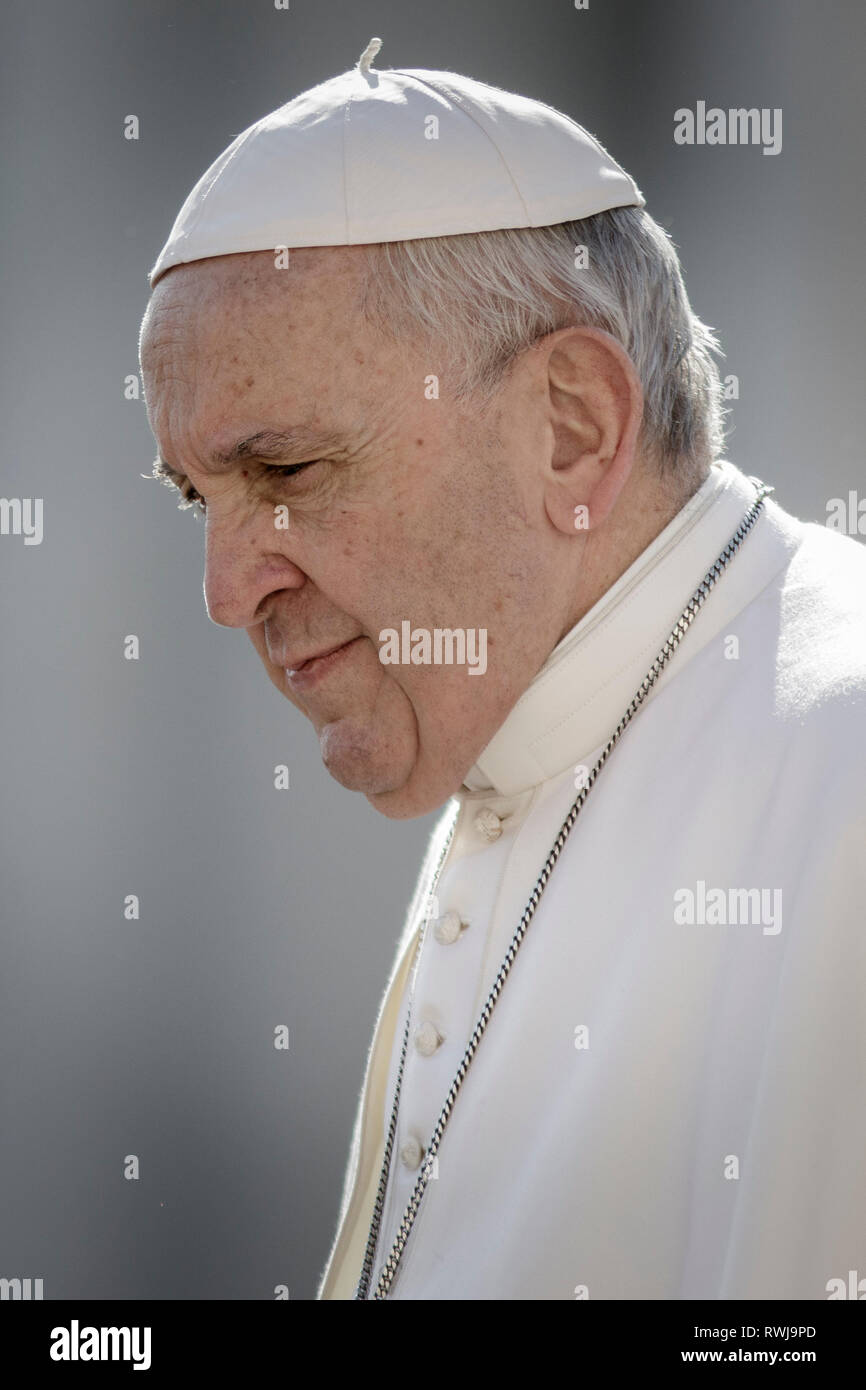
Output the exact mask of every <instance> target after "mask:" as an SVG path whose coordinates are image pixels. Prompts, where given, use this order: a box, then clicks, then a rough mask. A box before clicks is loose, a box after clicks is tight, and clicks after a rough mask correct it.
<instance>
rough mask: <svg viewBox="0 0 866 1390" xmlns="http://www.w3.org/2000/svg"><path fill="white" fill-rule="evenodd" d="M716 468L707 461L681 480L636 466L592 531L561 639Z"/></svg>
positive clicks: (644, 465) (645, 466)
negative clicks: (596, 528) (616, 499)
mask: <svg viewBox="0 0 866 1390" xmlns="http://www.w3.org/2000/svg"><path fill="white" fill-rule="evenodd" d="M710 468H711V465H710V464H709V463H703V464H701V465H700V466H699V467H697V468H695V469H693V470H692V471H691V472H690V473H689V474H688V475H687V477H686V478H685V479H681V478H670V477H666V478H661V477H659V475H658V472H657V471H656V470H655V469H654V468H653V467H652V466H651V465H649V464H646V463H643V464H637V465H635V468H634V470H633V472H632V474H631V477H630V478H629V481H628V483H627V484H626V487H625V488H624V489H623V491H622V494H621V496H620V498H619V501H618V502H617V504H616V506H615V507H614V509H613V511H612V512H611V514H610V516H609V517H608V518H607V520H606V521H605V522H604V524H603V525H602V526H600V527H599V528H598V530H595V531H593V530H591V531H590V532H589V533H588V534H587V537H586V544H585V547H584V553H583V558H582V562H581V567H580V576H579V580H578V587H577V590H576V591H575V595H574V602H573V604H572V608H571V614H570V619H569V621H568V622H567V623H566V626H565V628H564V629H563V631H562V632H561V633H560V636H559V639H558V640H559V641H561V640H562V638H563V637H564V636H565V634H566V633H567V632H570V631H571V629H572V628H573V627H574V626H575V624H576V623H579V622H580V620H581V618H582V617H583V616H584V615H585V614H586V613H588V612H589V610H590V609H591V608H594V607H595V605H596V604H597V603H598V601H599V599H600V598H602V597H603V596H604V595H605V594H606V593H607V591H608V589H610V588H611V587H612V586H613V585H614V584H615V583H616V581H617V580H618V579H619V578H620V576H621V575H623V574H625V572H626V570H627V569H628V568H629V567H630V566H631V565H633V564H634V562H635V560H636V559H637V558H638V556H639V555H642V554H643V552H644V551H645V550H646V548H647V546H648V545H650V544H651V543H652V541H654V540H655V538H656V536H658V535H659V534H660V533H661V532H662V531H663V530H664V529H665V527H666V526H668V525H669V524H670V522H671V521H673V519H674V517H675V516H676V515H677V513H678V512H680V511H681V510H682V508H683V507H684V506H685V505H686V503H687V502H688V500H689V498H690V497H693V496H694V494H695V493H696V492H697V490H698V488H699V487H700V486H701V485H702V484H703V483H704V482H705V481H706V479H707V478H708V477H709V473H710Z"/></svg>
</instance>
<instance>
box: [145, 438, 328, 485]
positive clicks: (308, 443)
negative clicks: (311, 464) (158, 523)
mask: <svg viewBox="0 0 866 1390" xmlns="http://www.w3.org/2000/svg"><path fill="white" fill-rule="evenodd" d="M341 444H342V441H341V439H340V437H339V435H337V434H335V433H333V432H332V431H329V430H324V431H323V430H314V429H311V428H310V427H309V426H307V425H294V426H292V427H291V428H290V429H287V430H258V431H257V432H256V433H255V434H250V435H247V437H246V438H245V439H239V440H238V441H237V443H235V444H233V445H232V446H231V448H230V449H226V450H215V451H214V452H213V453H212V454H211V456H210V463H211V465H212V467H211V468H210V469H205V470H204V471H205V472H209V473H221V472H224V471H225V470H226V469H227V468H231V467H232V466H233V465H234V464H236V463H240V462H241V461H242V460H243V459H261V460H263V461H266V460H268V459H279V458H286V457H287V456H289V455H291V454H301V453H312V454H315V453H316V452H317V451H321V450H323V449H335V448H337V447H339V446H341ZM154 473H155V474H156V475H157V476H159V477H162V478H167V479H169V480H170V481H172V482H174V481H175V479H177V478H183V477H184V476H185V475H184V474H183V473H181V472H180V471H179V470H178V469H176V468H174V467H172V465H171V464H170V463H168V462H167V461H166V460H165V459H164V458H163V457H162V455H161V454H159V453H157V456H156V459H155V460H154Z"/></svg>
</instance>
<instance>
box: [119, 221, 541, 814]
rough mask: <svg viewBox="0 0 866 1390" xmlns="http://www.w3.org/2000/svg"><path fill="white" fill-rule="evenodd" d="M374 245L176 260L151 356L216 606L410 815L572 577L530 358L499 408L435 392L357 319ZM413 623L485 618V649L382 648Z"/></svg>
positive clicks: (478, 726)
mask: <svg viewBox="0 0 866 1390" xmlns="http://www.w3.org/2000/svg"><path fill="white" fill-rule="evenodd" d="M364 255H365V252H364V248H361V247H347V248H343V247H340V248H326V249H319V248H314V249H310V250H299V251H293V252H291V257H290V265H289V267H288V268H287V269H282V270H277V269H275V268H274V257H273V256H272V255H271V254H270V253H259V252H257V253H250V254H244V255H233V256H222V257H218V258H214V259H211V260H207V261H200V262H195V263H193V264H192V265H189V266H180V267H178V268H176V269H174V270H172V271H171V272H170V273H169V274H168V275H167V276H166V277H164V278H163V279H162V280H161V281H160V283H159V284H158V285H157V286H156V288H155V290H154V293H153V296H152V299H151V301H150V304H149V306H148V311H147V314H146V316H145V320H144V324H143V327H142V344H141V360H142V372H143V377H144V383H145V394H146V399H147V407H148V416H149V419H150V423H151V426H152V428H153V432H154V434H155V436H156V438H157V441H158V443H159V448H160V454H161V457H162V458H163V460H164V461H165V462H166V463H167V464H168V465H169V466H170V467H171V468H172V469H173V470H174V471H175V473H176V474H178V475H182V480H185V483H186V482H188V484H190V485H191V486H192V487H193V488H194V489H195V490H196V491H197V492H198V493H199V494H200V495H201V496H202V497H203V498H204V500H205V505H206V520H205V535H206V544H205V552H206V561H205V578H204V590H205V599H206V603H207V608H208V613H209V615H210V617H211V619H212V620H213V621H214V622H216V623H220V624H223V625H225V626H227V627H239V628H245V629H246V631H247V633H248V634H249V637H250V640H251V641H252V643H253V645H254V647H255V648H256V651H257V652H258V654H259V656H260V658H261V660H262V663H263V665H264V667H265V670H266V671H267V673H268V675H269V677H270V679H271V680H272V681H273V683H274V685H275V686H276V687H277V689H278V690H279V691H280V693H281V694H282V695H284V696H285V697H286V699H288V700H289V701H290V702H291V703H292V704H294V705H295V706H297V708H298V709H299V710H301V712H302V713H303V714H305V715H306V716H307V718H308V719H309V720H310V721H311V723H312V724H313V726H314V728H315V730H316V732H317V734H318V737H319V743H320V748H321V754H322V758H323V760H324V762H325V765H326V767H327V768H328V770H329V772H330V773H331V775H332V776H333V777H335V778H336V780H337V781H338V782H340V783H342V785H343V786H345V787H349V788H352V789H355V790H358V791H361V792H363V793H364V794H365V795H366V796H367V798H368V800H369V801H370V802H371V804H372V805H373V806H374V807H375V808H376V809H377V810H379V811H381V812H383V813H384V814H385V815H388V816H393V817H405V816H416V815H421V814H423V813H425V812H427V811H430V810H432V809H434V808H435V807H437V806H439V805H441V804H442V803H443V802H444V801H445V800H446V799H447V797H448V796H449V795H450V794H451V793H452V792H454V791H456V790H457V788H458V787H459V786H460V784H461V782H462V780H463V777H464V776H465V774H466V772H467V771H468V769H469V768H470V767H471V766H472V764H473V762H474V761H475V759H476V758H477V756H478V754H479V753H480V752H481V750H482V749H483V748H484V746H485V745H486V744H487V743H488V741H489V740H490V738H491V737H492V735H493V734H494V733H495V732H496V730H497V729H498V727H499V726H500V725H501V723H502V722H503V720H504V718H505V716H506V715H507V713H508V711H509V710H510V709H511V708H512V706H513V705H514V703H515V701H516V699H517V698H518V696H519V695H520V694H521V693H522V691H523V690H524V689H525V688H526V686H527V685H528V684H529V682H530V680H531V679H532V677H533V675H534V674H535V672H536V671H537V670H538V669H539V667H540V666H541V664H542V663H543V661H544V659H545V658H546V656H547V655H548V653H549V652H550V650H551V648H552V647H553V646H554V645H555V644H556V642H557V641H558V640H559V638H560V637H561V636H562V634H563V632H564V631H565V630H566V629H567V627H568V625H569V623H568V596H567V594H563V593H562V592H561V590H562V587H563V583H562V577H561V575H559V576H557V572H556V568H555V565H554V557H555V556H558V555H559V554H560V551H559V548H558V547H557V546H556V545H555V544H553V543H552V541H551V537H552V535H553V532H552V528H551V527H550V526H549V525H548V524H547V522H546V518H545V514H544V505H543V499H542V489H541V486H540V483H539V481H538V478H537V474H538V472H539V470H538V467H537V464H538V461H539V451H540V449H541V446H542V445H543V444H545V443H546V444H548V445H549V440H548V438H547V435H546V434H545V416H544V408H543V407H544V403H543V401H541V400H540V399H538V393H537V392H534V393H533V392H531V391H529V390H528V389H527V386H526V380H525V378H524V377H522V376H521V374H520V372H519V371H518V372H517V373H516V374H511V376H510V377H509V378H507V379H506V382H505V385H504V387H503V390H502V391H501V392H500V393H499V395H498V396H497V397H496V399H495V400H494V402H493V403H492V405H491V406H490V407H489V408H488V409H487V410H486V411H484V410H482V409H481V408H480V407H478V406H465V407H463V408H460V407H458V406H457V405H456V404H455V403H454V402H453V401H452V400H449V399H448V398H447V396H446V394H445V392H444V390H443V392H442V394H441V395H440V397H439V399H436V398H435V396H434V395H433V393H432V392H431V389H430V380H429V379H430V377H431V376H438V375H439V374H440V371H441V368H442V364H441V363H440V362H438V361H437V360H435V355H434V356H433V357H432V358H431V354H430V353H429V352H428V353H422V352H420V351H416V350H415V348H414V345H413V344H412V343H411V342H410V343H407V344H402V345H401V346H400V347H399V348H398V347H396V346H395V345H393V344H390V343H385V342H384V341H382V340H380V338H379V337H378V336H377V335H373V334H372V333H371V331H370V329H369V328H368V327H367V326H366V324H365V323H364V321H363V319H362V318H361V315H360V311H359V309H358V308H357V303H356V302H357V296H358V291H359V288H360V284H361V279H360V276H361V273H362V270H363V258H364ZM285 434H289V435H297V439H296V442H295V443H294V444H286V443H281V444H279V446H277V447H276V452H274V451H272V449H271V446H272V445H275V438H274V437H275V436H277V435H285ZM254 436H261V438H260V439H258V441H257V442H256V443H253V444H250V445H247V446H246V448H245V449H244V450H242V451H240V454H239V455H238V456H237V457H233V458H228V459H224V460H223V461H222V462H220V463H217V462H215V456H216V455H224V456H225V455H231V452H232V450H236V448H237V445H238V444H239V442H240V441H242V440H250V439H251V438H253V437H254ZM301 464H303V465H306V466H304V467H299V466H298V465H301ZM286 509H287V510H286ZM560 540H561V537H560ZM404 622H408V623H409V624H410V625H411V629H413V630H417V629H420V628H423V629H427V630H428V631H429V632H430V633H431V636H432V634H433V630H434V629H436V628H439V629H445V628H448V629H460V628H462V629H475V631H476V634H477V632H478V629H482V628H483V629H486V633H487V666H486V670H485V671H484V673H483V674H480V673H479V674H470V672H471V666H470V664H469V662H468V661H467V662H466V663H465V664H462V665H459V664H435V663H432V662H431V663H428V664H411V663H409V664H387V665H386V664H383V663H382V661H380V659H379V653H380V647H381V646H382V643H381V642H380V634H381V633H382V632H383V631H384V630H385V629H396V631H397V632H398V633H400V632H401V624H402V623H404ZM475 650H476V652H477V651H478V648H477V647H476V648H475ZM327 653H331V655H324V654H327ZM315 658H318V659H315ZM476 664H479V663H478V662H476Z"/></svg>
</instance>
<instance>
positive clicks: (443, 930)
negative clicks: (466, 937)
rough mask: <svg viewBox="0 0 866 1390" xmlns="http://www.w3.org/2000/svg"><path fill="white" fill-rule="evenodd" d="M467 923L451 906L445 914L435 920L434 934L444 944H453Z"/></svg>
mask: <svg viewBox="0 0 866 1390" xmlns="http://www.w3.org/2000/svg"><path fill="white" fill-rule="evenodd" d="M465 925H466V923H465V922H463V921H461V919H460V913H459V912H455V911H454V908H453V907H450V908H449V909H448V911H447V912H446V913H445V914H444V916H442V917H437V918H436V919H435V921H434V922H433V935H434V936H435V938H436V940H437V941H441V942H442V945H443V946H453V945H454V942H455V941H456V940H457V938H458V937H459V935H460V933H461V931H462V930H463V928H464V927H465Z"/></svg>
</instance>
